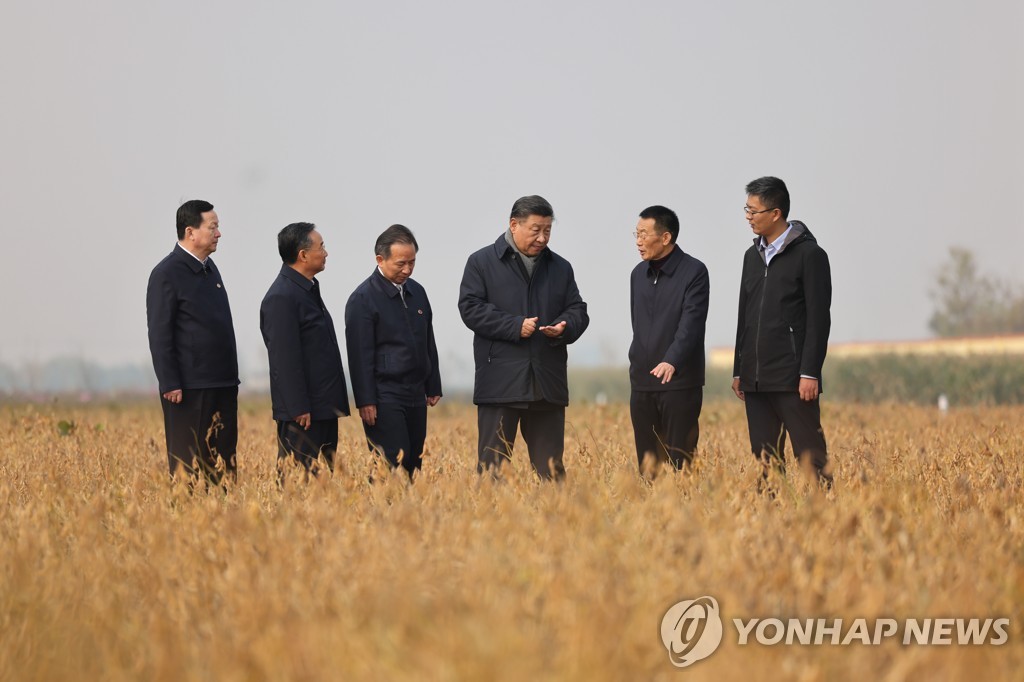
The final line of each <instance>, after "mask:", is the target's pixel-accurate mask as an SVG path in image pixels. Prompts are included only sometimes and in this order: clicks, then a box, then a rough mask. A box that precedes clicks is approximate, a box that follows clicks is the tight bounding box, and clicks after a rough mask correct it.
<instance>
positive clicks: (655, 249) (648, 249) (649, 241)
mask: <svg viewBox="0 0 1024 682" xmlns="http://www.w3.org/2000/svg"><path fill="white" fill-rule="evenodd" d="M636 248H637V251H639V252H640V257H641V258H643V259H644V260H658V259H659V258H664V257H665V256H667V255H668V254H669V252H670V251H671V250H672V233H670V232H668V231H665V232H661V233H659V232H658V228H657V227H656V226H655V225H654V218H641V220H640V222H638V223H637V224H636Z"/></svg>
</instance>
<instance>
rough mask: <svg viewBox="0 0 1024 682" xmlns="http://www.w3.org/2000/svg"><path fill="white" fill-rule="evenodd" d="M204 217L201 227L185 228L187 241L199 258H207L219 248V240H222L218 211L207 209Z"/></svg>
mask: <svg viewBox="0 0 1024 682" xmlns="http://www.w3.org/2000/svg"><path fill="white" fill-rule="evenodd" d="M202 218H203V220H202V222H200V223H199V227H186V228H185V241H186V243H187V244H188V245H189V247H190V250H191V251H192V253H194V254H195V255H196V256H197V257H199V258H206V257H207V256H209V255H210V254H211V253H213V252H214V251H216V250H217V242H218V241H220V222H219V221H218V220H217V212H216V211H207V212H206V213H203V214H202Z"/></svg>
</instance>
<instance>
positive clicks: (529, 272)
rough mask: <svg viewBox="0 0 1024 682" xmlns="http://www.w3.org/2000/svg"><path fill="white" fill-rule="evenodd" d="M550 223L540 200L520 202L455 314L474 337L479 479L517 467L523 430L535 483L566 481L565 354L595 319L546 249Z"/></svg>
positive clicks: (477, 256)
mask: <svg viewBox="0 0 1024 682" xmlns="http://www.w3.org/2000/svg"><path fill="white" fill-rule="evenodd" d="M553 221H554V210H553V209H552V208H551V204H549V203H548V202H547V201H546V200H545V199H544V198H543V197H539V196H527V197H522V198H520V199H519V200H518V201H516V202H515V204H513V206H512V212H511V215H510V216H509V227H508V229H507V230H506V231H505V232H504V233H503V234H502V235H501V236H499V237H498V238H497V240H495V242H494V243H493V244H491V245H489V246H485V247H484V248H482V249H480V250H479V251H477V252H476V253H474V254H472V255H471V256H470V257H469V260H468V261H467V262H466V269H465V272H464V273H463V276H462V285H461V287H460V288H459V313H460V314H461V315H462V321H463V322H464V323H465V324H466V326H467V327H469V328H470V329H471V330H472V331H473V359H474V361H475V363H476V380H475V382H474V386H473V402H474V403H475V404H476V405H477V429H478V432H479V436H478V443H477V445H478V464H477V469H478V471H480V472H483V471H484V470H485V469H488V468H491V469H497V468H498V467H500V465H501V463H502V461H503V460H505V459H511V457H512V446H513V443H514V442H515V439H516V431H517V429H518V427H519V426H520V425H522V430H523V439H524V440H525V441H526V447H527V449H528V451H529V454H530V462H531V464H532V465H533V468H534V470H535V471H536V472H537V474H538V475H539V476H540V477H541V478H546V479H561V478H563V477H564V476H565V467H564V466H563V464H562V453H563V451H564V449H565V406H566V405H568V404H569V384H568V380H567V377H566V362H567V359H568V349H567V347H568V345H569V344H570V343H573V342H575V341H576V340H577V339H578V338H580V336H582V334H583V332H584V331H586V329H587V325H589V324H590V318H589V317H588V316H587V304H586V303H584V302H583V299H582V298H581V297H580V292H579V289H578V288H577V286H576V276H575V274H574V273H573V269H572V266H571V265H570V264H569V261H567V260H565V259H564V258H562V257H561V256H559V255H557V254H556V253H554V252H553V251H551V249H549V248H548V242H549V240H550V239H551V224H552V222H553Z"/></svg>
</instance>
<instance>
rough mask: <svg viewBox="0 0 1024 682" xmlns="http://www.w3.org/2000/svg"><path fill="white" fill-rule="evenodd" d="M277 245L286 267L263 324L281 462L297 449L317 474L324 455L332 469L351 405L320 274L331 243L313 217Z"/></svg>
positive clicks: (266, 304)
mask: <svg viewBox="0 0 1024 682" xmlns="http://www.w3.org/2000/svg"><path fill="white" fill-rule="evenodd" d="M277 248H278V253H280V255H281V261H282V265H281V270H280V272H279V273H278V276H277V278H276V279H275V280H274V282H273V284H271V285H270V289H269V290H268V291H267V295H266V296H264V297H263V303H262V304H261V305H260V331H261V332H262V334H263V342H264V344H266V346H267V356H268V358H269V360H270V398H271V402H272V403H273V411H274V420H275V421H276V422H277V443H278V450H277V455H278V465H279V466H280V465H281V464H283V461H284V460H285V459H286V458H287V457H289V456H292V457H294V458H295V460H296V461H298V462H299V463H300V464H302V465H303V467H305V469H306V470H307V471H311V472H313V473H316V472H317V463H318V462H319V461H320V460H321V459H322V460H323V462H324V464H325V465H326V467H327V468H328V469H329V470H331V471H333V470H334V454H335V452H336V451H337V448H338V418H339V417H342V416H347V415H348V414H349V405H348V389H346V388H345V370H344V368H343V366H342V362H341V350H340V349H339V347H338V336H337V334H336V333H335V331H334V320H332V319H331V314H330V313H329V312H328V311H327V306H326V305H325V304H324V299H323V296H321V294H320V282H318V281H317V279H316V275H317V274H319V273H321V272H323V271H324V268H326V267H327V248H326V246H325V245H324V239H323V237H322V236H321V234H320V232H319V231H318V230H317V229H316V225H314V224H313V223H292V224H291V225H288V226H286V227H285V228H284V229H282V230H281V231H280V232H279V233H278V235H277Z"/></svg>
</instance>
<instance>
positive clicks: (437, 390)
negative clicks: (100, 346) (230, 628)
mask: <svg viewBox="0 0 1024 682" xmlns="http://www.w3.org/2000/svg"><path fill="white" fill-rule="evenodd" d="M746 192H747V203H746V205H745V206H744V211H745V213H746V218H747V221H748V224H749V225H750V227H751V229H752V231H753V233H754V235H755V238H754V244H753V246H751V247H750V248H749V249H748V250H747V252H746V254H745V256H744V261H743V276H742V281H741V286H740V301H739V319H738V323H737V333H736V351H735V364H734V372H733V374H734V380H733V390H734V391H735V393H736V395H737V397H738V398H740V399H741V400H744V402H745V405H746V412H747V422H748V427H749V432H750V443H751V450H752V452H753V453H754V455H755V456H756V457H758V458H759V459H760V461H761V462H762V464H763V467H764V469H763V472H764V477H765V479H763V480H766V479H767V477H768V473H769V471H770V470H771V469H772V468H777V469H780V470H784V460H785V449H786V436H787V434H788V436H789V438H790V439H791V440H792V441H793V443H792V445H793V449H794V451H795V452H796V453H797V454H798V455H799V456H800V457H802V458H803V457H806V458H807V459H808V460H809V461H810V462H811V463H813V466H814V469H815V471H816V473H817V476H818V477H819V482H820V483H821V484H822V485H824V486H826V487H831V484H832V477H831V474H830V473H829V467H828V457H827V452H826V446H825V438H824V432H823V431H822V428H821V422H820V407H819V395H820V393H821V369H822V365H823V363H824V359H825V351H826V346H827V342H828V335H829V328H830V313H829V308H830V303H831V276H830V271H829V262H828V257H827V255H826V254H825V252H824V250H822V249H821V247H819V246H818V244H817V241H816V240H815V238H814V237H813V235H811V233H810V231H809V230H808V229H807V227H806V225H804V224H803V223H801V222H799V221H792V222H790V221H789V220H788V214H789V193H788V190H787V189H786V186H785V184H784V183H783V182H782V181H781V180H779V179H778V178H773V177H764V178H759V179H758V180H754V181H753V182H751V183H749V184H748V185H747V187H746ZM639 218H640V219H639V222H638V223H637V226H636V230H635V232H634V236H635V238H636V246H637V249H638V251H639V254H640V257H641V259H642V262H641V263H639V264H638V265H637V266H636V267H635V268H634V269H633V271H632V273H631V275H630V311H631V322H632V329H633V341H632V344H631V345H630V349H629V361H630V367H629V377H630V385H631V395H630V416H631V419H632V425H633V432H634V437H635V443H636V452H637V460H638V465H639V468H640V471H641V473H642V474H643V475H645V476H653V475H654V474H655V472H656V467H657V466H658V465H659V464H660V463H662V462H666V463H668V464H670V465H671V466H672V467H674V468H676V469H680V468H682V467H683V466H684V465H686V464H688V463H690V462H691V461H692V459H693V457H694V455H695V453H696V449H697V443H698V440H699V434H700V429H699V418H700V412H701V406H702V402H703V386H704V378H705V377H704V364H705V363H704V338H705V323H706V320H707V313H708V300H709V278H708V271H707V268H706V267H705V266H704V264H703V263H701V262H700V261H699V260H697V259H696V258H694V257H693V256H692V255H690V254H688V253H685V252H684V251H683V250H682V248H681V247H680V246H679V245H678V243H677V241H678V237H679V219H678V217H677V216H676V214H675V213H674V212H673V211H671V210H670V209H668V208H665V207H663V206H651V207H649V208H647V209H645V210H644V211H642V212H641V213H640V216H639ZM553 220H554V210H553V209H552V207H551V204H549V203H548V202H547V201H546V200H545V199H543V198H542V197H539V196H527V197H522V198H520V199H519V200H517V201H516V202H515V204H514V205H513V207H512V211H511V214H510V216H509V225H508V228H507V229H506V230H505V231H504V232H503V233H502V234H501V235H500V236H498V238H497V239H496V240H495V241H494V243H493V244H490V245H487V246H485V247H484V248H482V249H480V250H478V251H476V252H475V253H473V254H471V255H470V256H469V258H468V260H467V262H466V267H465V271H464V274H463V278H462V283H461V286H460V289H459V301H458V306H459V312H460V314H461V316H462V320H463V322H464V323H465V324H466V326H467V327H468V328H469V329H470V330H472V331H473V333H474V337H473V357H474V361H475V366H476V376H475V381H474V388H473V402H474V403H475V404H476V405H477V430H478V449H477V454H478V460H477V462H478V464H477V466H478V470H479V471H480V472H484V471H491V472H493V473H497V471H498V470H499V469H500V466H501V464H502V462H503V461H504V460H505V459H508V458H511V456H512V449H513V443H514V442H515V439H516V435H517V432H520V431H521V433H522V435H523V439H524V440H525V442H526V446H527V450H528V452H529V457H530V462H531V465H532V466H533V468H534V470H535V471H536V472H537V474H538V475H540V476H541V477H542V478H548V479H556V480H557V479H561V478H562V477H564V475H565V468H564V466H563V451H564V443H565V408H566V406H567V405H568V402H569V389H568V380H567V372H566V367H567V359H568V351H567V346H568V345H569V344H571V343H573V342H575V341H576V340H577V339H579V338H580V336H581V335H582V334H583V333H584V332H585V331H586V329H587V326H588V325H589V323H590V318H589V316H588V314H587V304H586V303H585V302H584V301H583V298H582V297H581V295H580V292H579V288H578V287H577V285H576V280H575V275H574V272H573V268H572V266H571V265H570V263H569V262H568V261H567V260H565V259H564V258H562V257H561V256H559V255H558V254H556V253H554V252H553V251H552V250H551V249H550V248H549V247H548V244H549V241H550V238H551V228H552V222H553ZM177 235H178V243H177V245H175V247H174V249H173V251H172V252H171V254H170V255H168V256H167V257H166V258H164V259H163V260H162V261H161V262H160V263H159V264H158V265H157V266H156V267H155V268H154V269H153V272H152V274H151V276H150V280H149V287H148V290H147V318H148V324H149V342H150V350H151V352H152V355H153V365H154V368H155V370H156V375H157V378H158V381H159V386H160V394H161V396H162V401H161V402H162V406H163V412H164V426H165V432H166V441H167V453H168V465H169V468H170V472H171V474H172V475H174V474H176V473H178V472H179V471H181V472H184V473H186V474H188V475H189V476H191V477H198V476H204V477H205V478H206V479H207V480H208V481H212V482H214V483H220V482H221V481H222V479H223V477H224V476H225V475H227V476H229V477H233V476H234V475H235V472H236V470H237V464H236V445H237V440H238V425H237V402H238V384H239V379H238V361H237V354H236V346H235V336H234V329H233V325H232V321H231V310H230V307H229V305H228V298H227V292H226V290H225V289H224V284H223V281H222V279H221V276H220V272H219V271H218V270H217V267H216V265H214V263H213V261H212V260H211V259H210V255H211V254H212V253H213V252H214V251H216V250H217V245H218V242H219V239H220V236H221V233H220V225H219V221H218V217H217V214H216V212H215V211H214V208H213V205H212V204H210V203H208V202H205V201H201V200H193V201H188V202H185V203H184V204H182V206H181V207H179V209H178V213H177ZM418 249H419V245H418V244H417V242H416V238H415V237H414V236H413V233H412V232H411V231H410V230H409V229H408V228H406V227H404V226H402V225H392V226H391V227H389V228H388V229H386V230H385V231H384V232H383V233H381V235H380V236H379V237H378V238H377V241H376V244H375V246H374V255H375V260H376V267H375V268H374V270H373V271H372V273H371V274H370V276H369V277H368V278H367V279H366V280H365V281H364V282H362V283H361V284H360V285H359V286H358V287H357V288H356V289H355V291H353V292H352V295H351V296H350V297H349V299H348V302H347V304H346V306H345V342H346V349H347V355H348V369H349V377H350V378H351V383H352V390H353V392H354V394H355V396H354V397H355V403H356V407H357V409H358V413H359V417H360V420H361V422H362V425H363V429H364V433H365V435H366V439H367V445H368V447H369V449H370V450H371V451H372V452H374V453H376V454H377V455H379V456H380V457H382V458H383V459H384V460H385V461H386V462H387V463H388V465H390V466H391V467H392V468H395V469H397V468H401V469H403V470H404V471H405V472H406V473H407V474H408V475H409V477H410V479H411V478H412V477H413V475H414V473H415V472H416V470H417V469H420V468H421V466H422V454H423V445H424V441H425V437H426V431H427V408H428V406H434V405H436V404H437V403H438V402H439V401H440V400H441V396H442V390H441V376H440V369H439V366H438V355H437V348H436V344H435V341H434V331H433V314H432V309H431V306H430V301H429V300H428V298H427V294H426V291H425V290H424V289H423V287H422V286H421V285H420V284H419V283H418V282H416V281H415V280H413V279H412V273H413V269H414V267H415V264H416V254H417V251H418ZM278 251H279V253H280V256H281V260H282V266H281V270H280V272H279V274H278V276H277V278H276V279H275V280H274V282H273V283H272V284H271V286H270V289H269V290H268V291H267V294H266V296H265V297H264V299H263V303H262V305H261V308H260V330H261V332H262V335H263V340H264V343H265V345H266V347H267V354H268V358H269V363H270V387H271V399H272V404H273V417H274V420H275V421H276V424H277V439H278V457H279V462H284V461H286V460H287V459H289V458H294V460H295V461H296V462H298V463H300V464H302V465H303V466H304V467H305V469H306V470H307V471H310V472H312V473H316V472H317V471H318V470H319V469H320V468H321V467H326V468H328V469H330V470H333V468H334V455H335V452H336V450H337V444H338V419H339V417H341V416H346V415H348V414H349V413H350V409H349V399H348V393H347V389H346V382H345V370H344V367H343V362H342V358H341V349H340V343H339V340H338V336H337V333H336V331H335V326H334V322H333V320H332V318H331V315H330V313H329V312H328V309H327V306H326V304H325V303H324V300H323V297H322V296H321V294H320V285H319V282H318V281H317V278H316V276H317V275H318V274H319V273H321V272H323V270H324V268H325V267H326V263H327V249H326V246H325V244H324V239H323V236H322V235H321V234H320V233H319V231H318V230H317V229H316V226H315V225H313V224H312V223H293V224H291V225H288V226H286V227H285V228H284V229H282V230H281V231H280V232H279V234H278Z"/></svg>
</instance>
